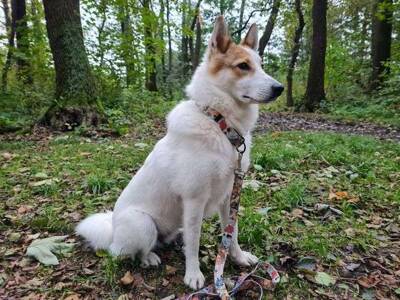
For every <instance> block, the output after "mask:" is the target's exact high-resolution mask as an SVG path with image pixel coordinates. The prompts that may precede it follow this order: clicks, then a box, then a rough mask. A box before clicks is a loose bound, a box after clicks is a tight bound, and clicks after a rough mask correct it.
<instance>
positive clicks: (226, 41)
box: [209, 16, 231, 53]
mask: <svg viewBox="0 0 400 300" xmlns="http://www.w3.org/2000/svg"><path fill="white" fill-rule="evenodd" d="M230 43H231V37H230V36H229V33H228V27H227V26H226V23H225V20H224V17H223V16H219V17H218V18H217V19H216V21H215V25H214V30H213V32H212V35H211V40H210V43H209V47H210V49H211V50H217V51H220V52H221V53H225V52H226V51H227V50H228V48H229V45H230Z"/></svg>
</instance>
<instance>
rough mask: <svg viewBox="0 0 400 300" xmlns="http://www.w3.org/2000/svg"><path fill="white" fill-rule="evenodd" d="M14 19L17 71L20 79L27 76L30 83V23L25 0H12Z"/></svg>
mask: <svg viewBox="0 0 400 300" xmlns="http://www.w3.org/2000/svg"><path fill="white" fill-rule="evenodd" d="M11 6H12V19H13V23H14V27H15V37H16V42H17V47H16V49H17V51H18V56H17V57H16V62H17V68H18V69H17V71H18V75H19V76H20V77H23V76H25V77H26V78H25V79H26V81H27V82H30V81H31V78H30V76H29V72H28V68H29V64H28V58H27V56H28V51H29V41H28V38H27V33H28V23H27V20H26V2H25V0H11Z"/></svg>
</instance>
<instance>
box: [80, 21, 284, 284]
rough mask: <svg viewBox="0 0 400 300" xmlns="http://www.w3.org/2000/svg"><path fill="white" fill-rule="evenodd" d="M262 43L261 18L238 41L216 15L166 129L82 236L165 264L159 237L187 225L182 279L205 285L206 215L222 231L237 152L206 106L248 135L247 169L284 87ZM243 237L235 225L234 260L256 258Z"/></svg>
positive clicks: (82, 226) (145, 261)
mask: <svg viewBox="0 0 400 300" xmlns="http://www.w3.org/2000/svg"><path fill="white" fill-rule="evenodd" d="M257 47H258V36H257V27H256V25H255V24H253V25H252V26H251V27H250V29H249V31H248V32H247V34H246V36H245V38H244V39H243V40H242V41H241V43H240V44H235V43H234V42H233V41H232V40H231V38H230V36H229V33H228V28H227V25H226V23H225V21H224V18H223V17H222V16H220V17H218V18H217V19H216V22H215V25H214V30H213V32H212V35H211V38H210V41H209V44H208V48H207V50H206V53H205V55H204V58H203V61H202V63H201V64H200V65H199V67H198V68H197V69H196V71H195V73H194V75H193V78H192V80H191V82H190V84H189V85H188V86H187V88H186V93H187V96H188V100H185V101H183V102H181V103H179V104H177V105H176V106H175V108H174V109H173V110H172V111H171V112H170V113H169V115H168V117H167V133H166V135H165V136H164V137H163V138H162V139H161V140H159V141H158V142H157V144H156V145H155V147H154V149H153V151H152V152H151V153H150V154H149V156H148V157H147V159H146V160H145V162H144V164H143V166H142V167H141V168H140V170H139V171H138V172H137V173H136V175H135V176H134V177H133V178H132V179H131V181H130V182H129V184H128V186H127V187H126V188H125V189H124V190H123V192H122V193H121V195H120V197H119V198H118V200H117V202H116V204H115V207H114V210H113V212H105V213H97V214H94V215H91V216H89V217H88V218H86V219H84V220H83V221H82V222H81V223H80V224H78V226H77V228H76V232H77V234H78V235H80V236H82V237H84V238H85V239H86V240H87V241H88V242H89V244H90V246H91V247H92V248H94V249H106V250H108V251H109V252H110V253H111V254H112V255H115V256H117V255H124V256H130V257H132V258H133V259H134V258H135V257H137V256H138V257H139V258H140V261H141V265H142V266H143V267H146V266H157V265H159V264H160V263H161V261H160V258H159V257H158V256H157V254H156V253H154V252H153V250H154V248H155V246H156V243H157V241H158V240H165V241H172V240H173V239H174V238H175V237H176V236H177V234H178V233H179V231H180V230H182V232H183V242H184V253H185V268H186V270H185V277H184V282H185V284H186V285H188V286H189V287H190V288H192V289H200V288H202V287H203V285H204V276H203V274H202V272H201V270H200V264H199V243H200V234H201V224H202V220H203V219H204V218H205V217H208V216H211V215H214V214H216V213H218V214H219V217H220V221H221V227H222V229H224V228H225V225H226V224H227V223H228V220H229V207H230V203H229V199H230V194H231V192H232V186H233V181H234V169H235V168H236V163H237V158H238V156H237V155H238V154H237V151H236V149H235V147H233V146H232V144H231V143H230V141H229V140H228V138H227V136H226V135H225V133H224V132H223V131H222V130H221V128H220V126H219V125H218V123H216V121H215V120H213V119H212V118H211V117H210V116H209V115H208V114H207V113H206V111H207V109H209V108H211V109H212V110H213V111H214V112H215V111H216V112H218V113H219V114H220V115H221V116H223V117H224V120H225V122H226V124H227V126H229V127H230V128H234V129H235V130H236V131H237V132H238V133H240V134H241V135H242V136H243V137H244V138H245V146H246V151H245V152H244V154H243V160H242V169H243V170H247V169H248V167H249V163H250V156H249V153H250V146H251V131H252V129H253V127H254V126H255V123H256V120H257V118H258V104H261V103H268V102H271V101H273V100H275V99H276V98H277V97H278V96H279V95H280V94H281V93H282V91H283V89H284V88H283V86H282V84H280V83H279V82H278V81H277V80H275V79H273V78H272V77H270V76H269V75H267V74H266V73H265V72H264V70H263V68H262V66H261V58H260V57H259V56H258V54H257V52H256V50H257ZM237 236H238V228H237V227H236V230H235V231H234V234H233V239H232V244H231V246H230V249H229V254H230V257H231V258H232V260H233V261H234V262H236V263H237V264H239V265H242V266H249V265H253V264H256V263H257V261H258V258H257V257H256V256H254V255H252V254H251V253H249V252H246V251H243V250H242V249H241V248H240V246H239V244H238V238H237Z"/></svg>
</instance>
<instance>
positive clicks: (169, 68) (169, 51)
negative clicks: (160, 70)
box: [166, 0, 172, 75]
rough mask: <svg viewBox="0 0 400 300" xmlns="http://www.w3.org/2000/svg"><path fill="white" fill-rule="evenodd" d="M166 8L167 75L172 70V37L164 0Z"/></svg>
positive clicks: (167, 0) (168, 12) (168, 11)
mask: <svg viewBox="0 0 400 300" xmlns="http://www.w3.org/2000/svg"><path fill="white" fill-rule="evenodd" d="M166 9H167V34H168V75H170V74H171V71H172V37H171V23H170V15H171V11H170V7H169V0H166Z"/></svg>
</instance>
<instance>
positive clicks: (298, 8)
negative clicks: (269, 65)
mask: <svg viewBox="0 0 400 300" xmlns="http://www.w3.org/2000/svg"><path fill="white" fill-rule="evenodd" d="M295 1H296V2H295V6H296V13H297V17H298V20H299V23H298V25H297V28H296V31H295V34H294V38H293V48H292V55H291V58H290V62H289V67H288V74H287V77H286V79H287V92H286V93H287V94H286V104H287V106H289V107H291V106H293V105H294V101H293V72H294V68H295V66H296V62H297V57H298V55H299V51H300V46H301V43H300V40H301V36H302V34H303V29H304V26H305V23H304V16H303V12H302V10H301V0H295Z"/></svg>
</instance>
